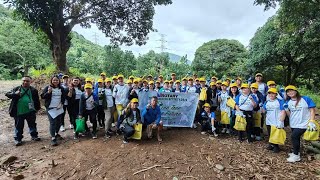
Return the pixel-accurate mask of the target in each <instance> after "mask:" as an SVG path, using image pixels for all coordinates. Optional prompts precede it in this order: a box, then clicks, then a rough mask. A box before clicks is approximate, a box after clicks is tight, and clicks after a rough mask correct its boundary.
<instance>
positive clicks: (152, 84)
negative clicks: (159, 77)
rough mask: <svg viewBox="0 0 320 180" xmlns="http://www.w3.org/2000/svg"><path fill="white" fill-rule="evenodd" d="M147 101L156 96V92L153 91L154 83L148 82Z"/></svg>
mask: <svg viewBox="0 0 320 180" xmlns="http://www.w3.org/2000/svg"><path fill="white" fill-rule="evenodd" d="M148 96H149V100H150V99H151V98H152V97H153V96H158V91H156V90H155V84H154V81H150V82H149V94H148Z"/></svg>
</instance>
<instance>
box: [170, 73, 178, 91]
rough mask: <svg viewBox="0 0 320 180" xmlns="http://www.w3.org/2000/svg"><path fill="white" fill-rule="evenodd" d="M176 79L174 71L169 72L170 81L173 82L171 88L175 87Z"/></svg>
mask: <svg viewBox="0 0 320 180" xmlns="http://www.w3.org/2000/svg"><path fill="white" fill-rule="evenodd" d="M176 80H177V76H176V73H171V81H172V82H173V87H172V88H175V85H176Z"/></svg>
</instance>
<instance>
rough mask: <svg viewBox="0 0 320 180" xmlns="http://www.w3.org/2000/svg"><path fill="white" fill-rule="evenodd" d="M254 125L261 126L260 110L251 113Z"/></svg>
mask: <svg viewBox="0 0 320 180" xmlns="http://www.w3.org/2000/svg"><path fill="white" fill-rule="evenodd" d="M253 120H254V127H258V128H260V127H261V112H256V113H253Z"/></svg>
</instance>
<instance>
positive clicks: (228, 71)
mask: <svg viewBox="0 0 320 180" xmlns="http://www.w3.org/2000/svg"><path fill="white" fill-rule="evenodd" d="M247 55H248V54H247V50H246V49H245V47H244V45H242V44H241V43H240V42H239V41H237V40H228V39H217V40H212V41H209V42H206V43H204V44H203V45H202V46H200V47H199V48H198V49H197V50H196V53H195V58H194V60H193V62H192V69H193V71H195V72H197V73H199V75H201V76H203V75H217V74H219V76H222V75H227V76H237V75H240V74H239V71H235V69H236V66H237V65H238V64H239V63H241V62H243V61H245V59H246V58H247Z"/></svg>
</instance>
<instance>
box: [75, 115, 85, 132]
mask: <svg viewBox="0 0 320 180" xmlns="http://www.w3.org/2000/svg"><path fill="white" fill-rule="evenodd" d="M85 131H86V122H85V120H84V119H83V118H77V119H76V133H83V132H85Z"/></svg>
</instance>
